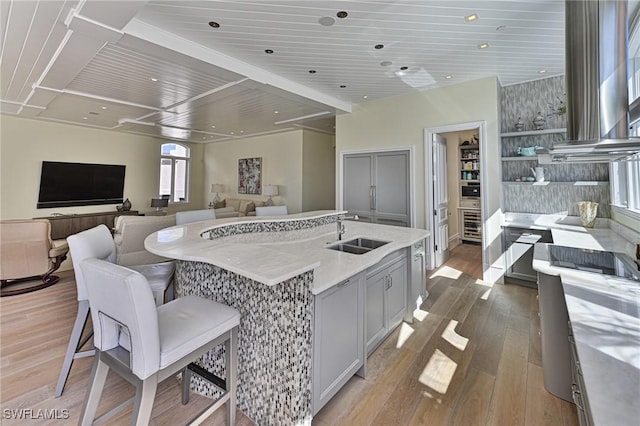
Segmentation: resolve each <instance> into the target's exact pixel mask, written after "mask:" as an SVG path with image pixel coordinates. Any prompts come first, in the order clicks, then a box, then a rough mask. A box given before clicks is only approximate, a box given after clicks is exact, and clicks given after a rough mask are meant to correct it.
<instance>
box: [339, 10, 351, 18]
mask: <svg viewBox="0 0 640 426" xmlns="http://www.w3.org/2000/svg"><path fill="white" fill-rule="evenodd" d="M336 16H337V17H338V18H340V19H342V18H346V17H347V16H349V14H348V13H347V12H345V11H344V10H341V11H340V12H338V13H336Z"/></svg>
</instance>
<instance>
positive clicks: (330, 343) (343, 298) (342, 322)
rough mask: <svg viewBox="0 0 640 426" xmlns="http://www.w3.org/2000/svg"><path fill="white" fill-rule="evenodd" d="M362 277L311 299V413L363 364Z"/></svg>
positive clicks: (351, 279)
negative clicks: (312, 323) (312, 322)
mask: <svg viewBox="0 0 640 426" xmlns="http://www.w3.org/2000/svg"><path fill="white" fill-rule="evenodd" d="M363 310H364V273H361V274H358V275H356V276H354V277H351V278H350V279H348V280H347V281H344V282H343V283H341V284H338V285H336V286H335V287H332V288H331V289H329V290H327V291H325V292H323V293H321V294H319V295H317V296H316V298H315V312H314V338H313V358H314V359H313V413H314V414H315V413H317V412H318V411H319V410H320V408H322V406H323V405H324V404H326V403H327V402H328V401H329V399H331V397H332V396H333V395H334V394H335V393H336V392H337V391H338V390H340V388H341V387H342V386H343V385H344V384H345V383H346V382H347V381H348V380H349V379H350V378H351V376H353V375H354V374H355V373H356V371H357V370H358V369H359V368H360V367H361V366H362V365H363V364H364V344H363V342H364V340H363V335H364V312H363Z"/></svg>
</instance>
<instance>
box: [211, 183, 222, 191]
mask: <svg viewBox="0 0 640 426" xmlns="http://www.w3.org/2000/svg"><path fill="white" fill-rule="evenodd" d="M219 192H224V184H222V183H212V184H211V193H212V194H214V193H215V194H217V193H219Z"/></svg>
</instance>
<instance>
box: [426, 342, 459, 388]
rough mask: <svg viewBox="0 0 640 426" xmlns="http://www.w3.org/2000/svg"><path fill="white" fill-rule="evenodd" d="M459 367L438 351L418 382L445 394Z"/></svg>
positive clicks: (432, 356)
mask: <svg viewBox="0 0 640 426" xmlns="http://www.w3.org/2000/svg"><path fill="white" fill-rule="evenodd" d="M457 367H458V364H456V363H455V362H454V361H453V360H452V359H451V358H449V357H448V356H446V355H445V354H444V353H442V352H441V351H440V350H439V349H436V351H435V352H434V353H433V355H431V358H430V359H429V362H428V363H427V366H426V367H425V368H424V370H423V371H422V373H421V374H420V377H419V378H418V380H419V381H420V383H422V384H423V385H425V386H428V387H430V388H431V389H433V390H434V391H436V392H439V393H441V394H445V393H447V388H449V384H450V383H451V379H452V378H453V374H454V373H455V372H456V368H457Z"/></svg>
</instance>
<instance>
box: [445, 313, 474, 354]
mask: <svg viewBox="0 0 640 426" xmlns="http://www.w3.org/2000/svg"><path fill="white" fill-rule="evenodd" d="M457 326H458V321H455V320H451V321H449V324H448V325H447V328H446V329H445V330H444V331H443V332H442V338H443V339H444V340H446V341H447V342H449V343H451V344H452V345H453V346H454V347H455V348H457V349H459V350H461V351H464V350H465V349H466V348H467V343H469V339H467V338H466V337H463V336H461V335H459V334H458V333H456V327H457Z"/></svg>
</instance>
